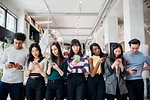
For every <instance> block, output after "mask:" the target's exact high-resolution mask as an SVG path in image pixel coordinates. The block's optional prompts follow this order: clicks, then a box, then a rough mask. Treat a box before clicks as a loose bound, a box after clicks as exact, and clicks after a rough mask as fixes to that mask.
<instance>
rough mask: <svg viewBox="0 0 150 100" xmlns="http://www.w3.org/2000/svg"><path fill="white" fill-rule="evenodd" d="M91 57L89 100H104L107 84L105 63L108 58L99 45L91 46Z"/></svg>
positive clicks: (88, 84)
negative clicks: (104, 76) (104, 73)
mask: <svg viewBox="0 0 150 100" xmlns="http://www.w3.org/2000/svg"><path fill="white" fill-rule="evenodd" d="M90 50H91V55H92V57H91V58H89V66H90V75H89V76H88V83H87V86H88V99H89V100H104V94H105V82H104V78H103V72H104V61H105V60H106V57H103V56H104V53H103V52H102V50H101V48H100V46H99V45H98V44H97V43H93V44H91V45H90Z"/></svg>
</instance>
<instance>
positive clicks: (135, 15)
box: [123, 0, 145, 51]
mask: <svg viewBox="0 0 150 100" xmlns="http://www.w3.org/2000/svg"><path fill="white" fill-rule="evenodd" d="M123 12H124V39H125V51H128V50H129V45H128V42H129V41H130V40H131V39H133V38H137V39H139V40H140V41H141V43H142V44H145V36H144V35H145V34H144V17H143V0H123Z"/></svg>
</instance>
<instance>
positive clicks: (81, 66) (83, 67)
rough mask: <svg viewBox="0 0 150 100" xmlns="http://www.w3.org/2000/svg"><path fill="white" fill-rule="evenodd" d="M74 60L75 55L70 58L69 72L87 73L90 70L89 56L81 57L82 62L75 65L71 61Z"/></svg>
mask: <svg viewBox="0 0 150 100" xmlns="http://www.w3.org/2000/svg"><path fill="white" fill-rule="evenodd" d="M73 60H74V57H72V58H71V60H68V65H69V66H68V68H67V70H68V72H69V73H87V72H89V64H88V58H87V57H81V58H80V62H79V63H77V64H76V65H75V66H73V65H72V64H71V63H72V61H73Z"/></svg>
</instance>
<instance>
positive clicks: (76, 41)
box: [68, 39, 83, 60]
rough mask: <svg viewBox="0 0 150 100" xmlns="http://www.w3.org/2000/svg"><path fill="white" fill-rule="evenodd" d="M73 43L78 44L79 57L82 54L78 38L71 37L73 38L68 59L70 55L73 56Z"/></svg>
mask: <svg viewBox="0 0 150 100" xmlns="http://www.w3.org/2000/svg"><path fill="white" fill-rule="evenodd" d="M73 45H79V46H80V49H79V52H78V55H79V56H80V57H83V54H82V52H81V44H80V42H79V40H77V39H73V40H72V41H71V43H70V53H69V57H68V58H69V60H70V59H71V57H73V56H74V52H73V50H72V46H73Z"/></svg>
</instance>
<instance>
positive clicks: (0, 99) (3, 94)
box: [0, 82, 23, 100]
mask: <svg viewBox="0 0 150 100" xmlns="http://www.w3.org/2000/svg"><path fill="white" fill-rule="evenodd" d="M22 89H23V83H12V84H10V83H5V82H0V100H7V96H8V93H10V98H11V100H20V96H21V93H22Z"/></svg>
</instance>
